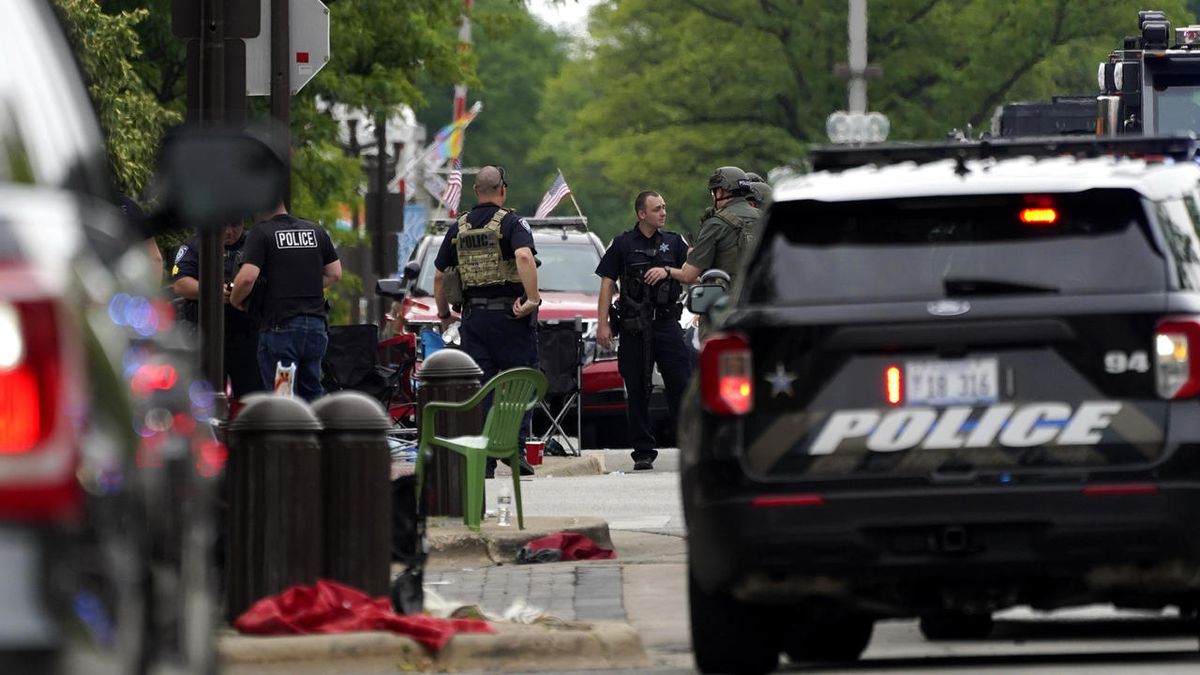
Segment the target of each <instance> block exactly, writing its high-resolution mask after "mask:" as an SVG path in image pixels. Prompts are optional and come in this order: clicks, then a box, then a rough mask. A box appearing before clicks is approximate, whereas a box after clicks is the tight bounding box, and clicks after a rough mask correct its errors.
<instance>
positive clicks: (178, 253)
mask: <svg viewBox="0 0 1200 675" xmlns="http://www.w3.org/2000/svg"><path fill="white" fill-rule="evenodd" d="M187 252H188V247H187V244H184V245H183V246H180V247H179V250H178V251H176V252H175V264H176V265H178V264H179V261H180V260H183V256H185V255H187Z"/></svg>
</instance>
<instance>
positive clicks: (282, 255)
mask: <svg viewBox="0 0 1200 675" xmlns="http://www.w3.org/2000/svg"><path fill="white" fill-rule="evenodd" d="M337 259H338V255H337V251H335V250H334V248H333V242H332V241H331V240H330V239H329V233H328V232H326V231H325V229H324V228H323V227H321V226H319V225H317V224H316V223H311V222H309V221H307V220H301V219H299V218H296V217H293V216H291V215H288V214H283V215H278V216H275V217H274V218H272V219H270V220H268V221H266V222H264V223H259V224H258V225H256V226H255V227H254V229H252V230H250V233H249V234H248V235H247V236H246V246H245V248H244V256H243V262H246V263H250V264H252V265H257V266H258V267H259V269H260V270H261V271H260V272H259V277H258V281H256V282H255V284H254V287H255V288H254V293H255V294H257V293H260V292H263V291H264V290H265V293H266V294H265V296H263V297H262V321H261V322H260V324H259V326H260V328H261V329H263V330H266V329H268V328H271V327H272V326H275V325H278V324H279V323H281V322H282V321H284V320H286V319H289V318H291V317H293V316H299V315H301V314H308V315H311V316H319V317H324V316H326V315H327V314H328V310H327V307H326V304H325V285H324V282H323V278H324V275H323V271H324V269H325V266H326V265H328V264H329V263H332V262H334V261H336V260H337ZM264 283H265V285H266V287H265V289H264V288H260V286H259V284H264ZM248 302H249V301H248Z"/></svg>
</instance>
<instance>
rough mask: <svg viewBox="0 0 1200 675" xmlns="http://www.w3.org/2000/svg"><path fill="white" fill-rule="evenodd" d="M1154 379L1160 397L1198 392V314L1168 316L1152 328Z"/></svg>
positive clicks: (1186, 395)
mask: <svg viewBox="0 0 1200 675" xmlns="http://www.w3.org/2000/svg"><path fill="white" fill-rule="evenodd" d="M1154 366H1155V367H1154V376H1155V377H1154V381H1155V386H1156V387H1157V389H1158V395H1159V396H1160V397H1162V398H1168V399H1170V398H1190V397H1192V396H1195V395H1196V394H1197V393H1200V317H1193V316H1180V317H1169V318H1166V319H1163V320H1162V321H1160V322H1159V323H1158V327H1157V328H1156V329H1155V330H1154Z"/></svg>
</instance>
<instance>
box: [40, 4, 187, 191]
mask: <svg viewBox="0 0 1200 675" xmlns="http://www.w3.org/2000/svg"><path fill="white" fill-rule="evenodd" d="M55 4H56V6H57V7H58V10H59V14H60V16H61V17H62V19H63V25H64V27H65V28H66V31H67V35H68V37H69V39H70V40H71V42H72V44H73V45H74V47H75V53H76V55H77V56H78V58H79V62H80V65H81V66H82V68H83V71H84V74H85V76H86V77H87V80H88V93H90V94H91V97H92V101H93V102H94V103H95V105H96V111H97V114H98V116H99V118H100V126H101V128H102V129H103V131H104V135H105V139H106V144H107V148H108V158H109V164H110V167H111V171H112V174H113V178H114V181H115V182H116V186H117V189H119V190H121V191H122V192H125V193H127V194H131V195H132V194H137V193H139V192H141V190H142V188H143V187H144V186H145V185H146V182H147V181H148V180H149V178H150V176H151V174H152V173H153V171H154V161H155V157H156V156H157V154H158V145H159V142H160V141H161V140H162V136H163V134H164V133H165V132H166V130H167V128H168V127H170V126H171V125H173V124H176V123H178V122H179V120H180V116H179V115H178V114H177V113H174V112H172V111H170V110H168V109H166V108H164V107H163V106H162V105H161V104H160V103H159V102H158V100H157V99H156V98H155V97H154V95H153V93H152V92H151V91H150V89H149V88H148V87H147V86H146V84H145V82H144V81H143V80H142V79H141V78H140V77H139V76H138V73H137V71H136V69H135V67H134V64H135V63H136V62H138V60H139V59H140V57H141V56H142V50H141V46H140V43H139V40H138V34H137V32H136V27H137V25H138V24H139V23H140V22H142V21H144V20H145V19H146V18H147V16H148V14H149V12H148V11H147V10H145V9H136V10H133V11H122V12H118V13H115V14H106V13H104V12H103V11H102V10H101V8H100V6H99V5H97V4H96V2H95V0H55Z"/></svg>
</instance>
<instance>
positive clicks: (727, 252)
mask: <svg viewBox="0 0 1200 675" xmlns="http://www.w3.org/2000/svg"><path fill="white" fill-rule="evenodd" d="M708 190H709V192H710V193H711V194H712V198H713V203H712V206H713V212H712V213H711V214H709V213H708V212H705V218H704V220H703V221H702V222H701V223H700V233H699V234H698V235H697V236H696V245H695V247H693V248H692V251H691V253H689V254H688V259H687V262H686V263H685V264H684V266H683V269H682V270H681V273H680V274H679V275H678V276H675V277H674V278H675V279H676V280H677V281H681V282H683V283H685V284H693V283H696V280H697V279H699V278H700V274H701V273H703V272H704V270H707V269H710V268H717V269H721V270H724V271H726V272H728V273H729V276H730V278H731V279H736V278H737V275H738V273H739V271H740V270H739V267H740V265H741V261H742V256H743V255H744V254H745V250H746V249H747V248H749V246H750V243H751V242H752V241H753V239H754V236H755V232H756V230H757V228H758V219H759V210H758V209H756V208H754V206H753V205H752V204H751V203H750V201H749V200H748V199H747V198H748V197H749V196H750V195H751V192H750V177H749V176H747V175H746V172H745V171H742V170H741V169H739V168H737V167H736V166H722V167H720V168H718V169H717V170H716V171H714V172H713V174H712V176H710V177H709V179H708Z"/></svg>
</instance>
